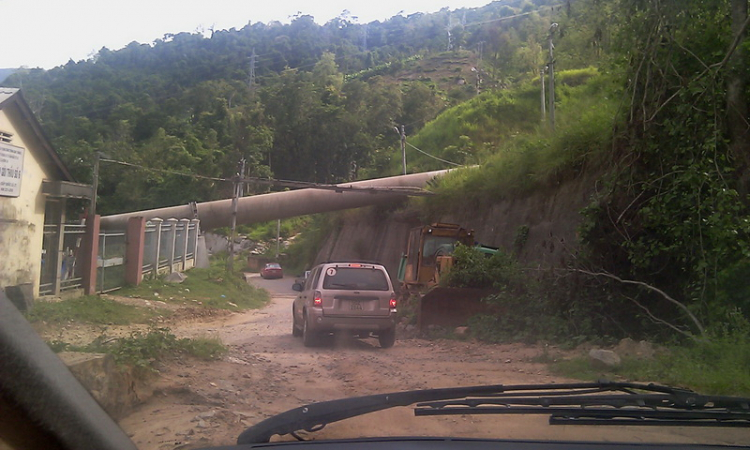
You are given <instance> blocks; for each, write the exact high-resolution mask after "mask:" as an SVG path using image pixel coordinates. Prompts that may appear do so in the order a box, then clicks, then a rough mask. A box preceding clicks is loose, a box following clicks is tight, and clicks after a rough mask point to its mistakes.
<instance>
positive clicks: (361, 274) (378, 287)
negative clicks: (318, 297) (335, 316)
mask: <svg viewBox="0 0 750 450" xmlns="http://www.w3.org/2000/svg"><path fill="white" fill-rule="evenodd" d="M323 289H339V290H363V291H387V290H388V280H387V279H386V276H385V272H383V271H382V270H378V269H367V268H353V267H329V268H328V269H326V270H325V278H324V279H323Z"/></svg>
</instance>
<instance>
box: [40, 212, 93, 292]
mask: <svg viewBox="0 0 750 450" xmlns="http://www.w3.org/2000/svg"><path fill="white" fill-rule="evenodd" d="M60 233H62V243H61V245H60ZM85 234H86V226H85V225H81V224H63V225H62V226H61V225H59V224H47V225H44V240H43V242H42V270H41V278H40V283H39V293H40V294H41V295H51V294H57V293H59V292H62V291H67V290H70V289H78V288H80V287H81V285H82V276H81V274H82V267H81V265H80V264H79V263H78V260H79V256H80V252H81V247H82V243H83V240H84V235H85Z"/></svg>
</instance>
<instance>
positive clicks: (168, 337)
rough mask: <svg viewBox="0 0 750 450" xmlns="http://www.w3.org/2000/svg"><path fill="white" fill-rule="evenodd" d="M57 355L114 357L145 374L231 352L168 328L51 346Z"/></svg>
mask: <svg viewBox="0 0 750 450" xmlns="http://www.w3.org/2000/svg"><path fill="white" fill-rule="evenodd" d="M49 346H50V348H52V350H53V351H55V352H61V351H76V352H84V353H108V354H111V355H112V356H113V357H114V359H115V361H116V362H117V364H119V365H122V366H128V367H133V368H135V369H136V371H139V372H140V373H141V374H143V373H147V372H149V371H151V370H153V368H154V364H155V363H156V362H158V361H161V360H164V359H165V358H168V357H174V356H178V355H186V356H192V357H195V358H199V359H203V360H207V361H212V360H218V359H220V358H221V357H222V356H224V355H225V354H226V353H227V348H226V347H225V346H224V345H223V344H222V343H221V340H220V339H219V338H215V337H198V338H193V339H190V338H177V337H176V336H175V335H174V334H172V333H171V331H170V330H169V329H168V328H152V329H150V330H148V331H147V332H133V333H131V334H130V336H128V337H125V338H118V339H114V340H112V339H107V338H106V336H104V335H102V336H100V337H99V338H97V339H95V340H94V341H93V342H92V343H90V344H88V345H85V346H75V345H70V344H66V343H64V342H61V341H53V342H50V343H49Z"/></svg>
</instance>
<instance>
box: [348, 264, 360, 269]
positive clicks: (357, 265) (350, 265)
mask: <svg viewBox="0 0 750 450" xmlns="http://www.w3.org/2000/svg"><path fill="white" fill-rule="evenodd" d="M349 267H354V268H359V267H362V264H349Z"/></svg>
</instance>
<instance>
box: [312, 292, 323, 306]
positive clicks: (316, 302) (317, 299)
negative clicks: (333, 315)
mask: <svg viewBox="0 0 750 450" xmlns="http://www.w3.org/2000/svg"><path fill="white" fill-rule="evenodd" d="M313 306H323V296H322V295H321V293H320V291H315V294H314V296H313Z"/></svg>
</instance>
